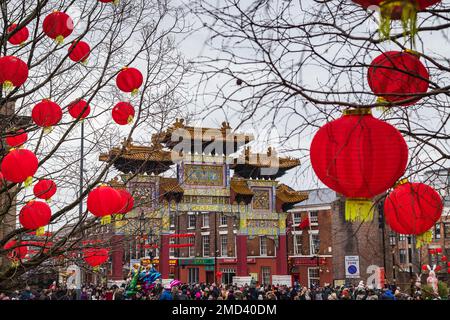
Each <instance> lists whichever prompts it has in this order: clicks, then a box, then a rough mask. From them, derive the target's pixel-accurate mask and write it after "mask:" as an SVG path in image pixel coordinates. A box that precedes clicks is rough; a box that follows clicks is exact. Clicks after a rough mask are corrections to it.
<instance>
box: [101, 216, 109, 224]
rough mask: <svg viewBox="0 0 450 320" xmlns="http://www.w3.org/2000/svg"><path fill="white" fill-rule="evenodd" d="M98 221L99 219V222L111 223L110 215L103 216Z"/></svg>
mask: <svg viewBox="0 0 450 320" xmlns="http://www.w3.org/2000/svg"><path fill="white" fill-rule="evenodd" d="M100 221H101V224H108V223H111V215H107V216H103V217H102V219H101V220H100Z"/></svg>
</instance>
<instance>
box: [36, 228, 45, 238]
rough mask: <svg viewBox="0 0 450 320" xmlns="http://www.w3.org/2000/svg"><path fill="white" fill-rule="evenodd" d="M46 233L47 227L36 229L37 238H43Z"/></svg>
mask: <svg viewBox="0 0 450 320" xmlns="http://www.w3.org/2000/svg"><path fill="white" fill-rule="evenodd" d="M44 233H45V227H39V228H37V229H36V235H37V236H42V235H44Z"/></svg>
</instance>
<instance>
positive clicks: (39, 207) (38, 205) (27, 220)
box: [19, 200, 52, 236]
mask: <svg viewBox="0 0 450 320" xmlns="http://www.w3.org/2000/svg"><path fill="white" fill-rule="evenodd" d="M51 218H52V211H51V209H50V207H49V205H48V204H47V203H45V202H42V201H35V200H32V201H30V202H28V203H27V204H26V205H25V206H23V208H22V209H21V210H20V214H19V221H20V224H21V225H22V226H23V227H24V228H25V229H30V230H36V235H37V236H39V235H42V234H44V232H45V230H44V227H45V226H46V225H48V224H49V223H50V219H51Z"/></svg>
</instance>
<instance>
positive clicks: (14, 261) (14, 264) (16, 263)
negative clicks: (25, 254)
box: [11, 260, 20, 269]
mask: <svg viewBox="0 0 450 320" xmlns="http://www.w3.org/2000/svg"><path fill="white" fill-rule="evenodd" d="M19 265H20V263H19V260H13V261H12V262H11V267H13V268H15V269H16V268H18V267H19Z"/></svg>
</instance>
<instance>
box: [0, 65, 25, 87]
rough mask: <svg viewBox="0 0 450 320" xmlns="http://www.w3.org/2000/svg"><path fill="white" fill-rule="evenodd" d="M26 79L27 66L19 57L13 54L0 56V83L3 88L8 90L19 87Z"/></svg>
mask: <svg viewBox="0 0 450 320" xmlns="http://www.w3.org/2000/svg"><path fill="white" fill-rule="evenodd" d="M27 79H28V66H27V64H26V63H25V62H23V61H22V60H21V59H19V58H17V57H13V56H4V57H1V58H0V84H1V85H2V86H3V90H5V91H10V90H12V89H14V88H16V87H20V86H21V85H23V84H24V83H25V81H27Z"/></svg>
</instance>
